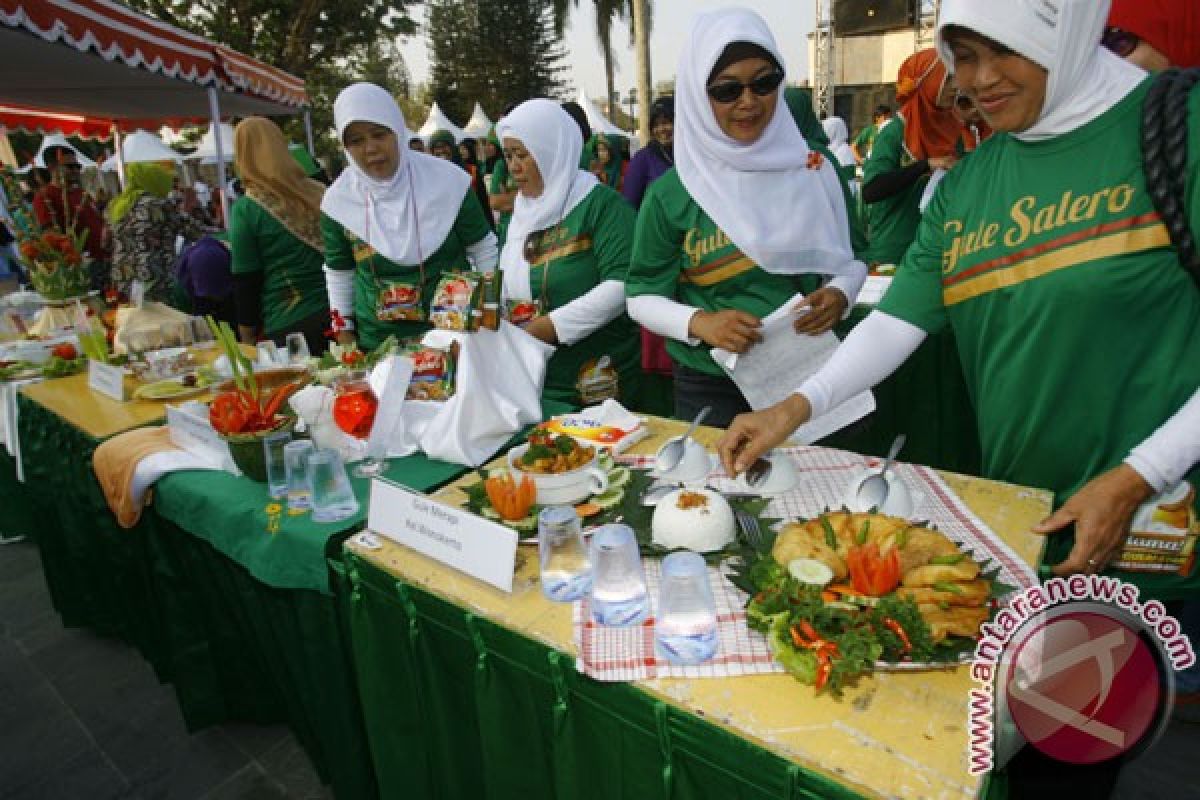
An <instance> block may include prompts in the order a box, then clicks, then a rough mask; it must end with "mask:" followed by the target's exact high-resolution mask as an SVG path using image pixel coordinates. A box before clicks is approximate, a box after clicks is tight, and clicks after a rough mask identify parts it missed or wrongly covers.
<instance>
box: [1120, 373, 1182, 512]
mask: <svg viewBox="0 0 1200 800" xmlns="http://www.w3.org/2000/svg"><path fill="white" fill-rule="evenodd" d="M1125 463H1126V464H1128V465H1129V466H1131V467H1133V468H1134V469H1135V470H1137V473H1138V474H1139V475H1141V476H1142V477H1143V478H1144V479H1145V480H1146V483H1148V484H1150V485H1151V486H1152V487H1154V491H1156V492H1162V491H1165V490H1167V489H1170V488H1171V487H1172V486H1174V485H1175V484H1177V483H1179V481H1181V480H1183V476H1184V475H1186V474H1187V472H1188V471H1189V470H1190V469H1191V468H1192V467H1194V466H1195V465H1196V464H1197V463H1200V389H1197V390H1196V391H1195V392H1193V393H1192V398H1191V399H1190V400H1188V401H1187V402H1186V403H1184V404H1183V408H1181V409H1179V410H1178V411H1176V412H1175V415H1174V416H1173V417H1171V418H1170V419H1169V420H1167V421H1166V422H1164V423H1163V424H1162V426H1161V427H1160V428H1159V429H1158V430H1156V431H1155V432H1154V433H1153V434H1151V435H1150V438H1149V439H1146V440H1145V441H1144V442H1142V443H1141V444H1139V445H1138V446H1137V447H1135V448H1133V452H1131V453H1130V454H1129V457H1128V458H1126V459H1125Z"/></svg>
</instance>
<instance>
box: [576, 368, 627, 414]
mask: <svg viewBox="0 0 1200 800" xmlns="http://www.w3.org/2000/svg"><path fill="white" fill-rule="evenodd" d="M575 388H577V389H578V390H579V401H580V405H584V406H591V405H596V404H597V403H602V402H604V401H605V400H615V399H616V398H617V396H618V394H619V387H618V386H617V368H616V367H615V366H613V364H612V359H610V358H609V357H608V356H601V357H600V358H599V359H595V358H593V359H591V360H589V361H588V362H587V363H585V364H584V365H583V368H582V369H580V370H579V377H578V379H577V380H576V382H575Z"/></svg>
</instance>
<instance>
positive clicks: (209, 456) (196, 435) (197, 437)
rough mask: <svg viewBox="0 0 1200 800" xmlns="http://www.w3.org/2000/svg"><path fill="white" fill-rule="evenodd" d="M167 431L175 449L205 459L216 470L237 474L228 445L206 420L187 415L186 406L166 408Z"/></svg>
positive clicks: (190, 414)
mask: <svg viewBox="0 0 1200 800" xmlns="http://www.w3.org/2000/svg"><path fill="white" fill-rule="evenodd" d="M197 405H199V404H197ZM203 407H204V406H200V408H203ZM167 429H168V431H169V433H170V435H171V443H172V444H174V445H175V446H176V447H180V448H183V449H184V450H186V451H188V452H189V453H191V454H192V455H196V456H199V457H200V458H203V459H205V460H206V461H208V462H209V463H210V464H212V465H213V466H214V467H217V468H218V469H223V470H225V471H226V472H232V473H234V474H235V475H236V474H239V470H238V468H237V467H236V466H235V465H234V463H233V456H232V455H231V454H230V452H229V445H228V444H226V442H225V440H224V439H222V438H221V436H220V434H218V433H217V432H216V431H215V430H214V429H213V427H212V425H210V424H209V422H208V420H207V419H205V418H204V417H201V416H197V415H196V414H192V413H189V412H188V406H187V405H184V406H180V407H176V406H167Z"/></svg>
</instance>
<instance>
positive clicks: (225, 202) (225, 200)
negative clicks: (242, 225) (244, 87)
mask: <svg viewBox="0 0 1200 800" xmlns="http://www.w3.org/2000/svg"><path fill="white" fill-rule="evenodd" d="M208 113H209V116H211V117H212V131H213V143H214V144H216V146H217V189H218V191H219V192H220V197H221V221H222V222H223V223H224V226H223V227H224V228H225V230H229V192H228V187H226V186H225V148H224V146H223V145H222V144H221V105H220V103H219V102H218V100H217V90H216V89H215V88H213V87H212V86H210V87H208Z"/></svg>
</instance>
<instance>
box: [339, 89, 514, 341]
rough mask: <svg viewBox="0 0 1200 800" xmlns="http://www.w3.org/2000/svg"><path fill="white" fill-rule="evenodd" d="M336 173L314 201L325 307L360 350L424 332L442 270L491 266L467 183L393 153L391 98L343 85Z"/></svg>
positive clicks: (398, 127)
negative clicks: (342, 151) (342, 162)
mask: <svg viewBox="0 0 1200 800" xmlns="http://www.w3.org/2000/svg"><path fill="white" fill-rule="evenodd" d="M333 118H334V125H335V127H336V129H337V133H338V138H339V139H340V140H341V142H342V145H343V146H344V147H345V148H346V154H347V155H348V156H349V158H348V159H347V164H346V169H345V170H343V172H342V174H341V175H339V176H338V179H337V180H336V181H334V182H333V185H332V186H330V187H329V188H328V189H327V190H326V191H325V197H324V199H323V200H322V201H321V234H322V238H323V239H324V242H325V284H326V289H327V291H328V294H329V308H330V311H331V312H332V311H337V312H338V313H339V314H340V315H341V318H342V319H344V320H345V321H346V323H347V324H348V326H349V329H348V330H346V331H343V332H342V333H340V334H339V339H340V340H341V341H343V342H346V341H350V340H352V339H354V338H355V336H357V339H358V343H359V345H360V346H361V347H363V348H364V349H368V350H369V349H371V348H374V347H376V346H377V345H378V344H379V343H380V342H381V341H382V340H383V339H384V338H386V337H387V336H388V335H389V334H395V335H397V336H399V337H401V338H405V337H411V336H417V335H419V334H421V333H423V332H424V331H426V330H428V329H429V322H428V319H429V303H430V300H431V299H432V297H433V293H434V290H435V289H436V288H437V283H438V279H439V278H440V277H441V275H442V273H443V272H447V271H450V270H458V269H468V268H474V269H477V270H479V271H481V272H488V271H491V270H493V269H494V268H495V266H496V237H495V235H494V234H493V233H492V231H491V229H490V228H489V227H488V224H487V219H486V218H485V217H484V216H483V209H482V208H480V206H479V201H478V200H476V199H475V194H474V192H472V191H471V178H470V176H469V175H467V173H466V172H464V171H463V170H462V169H460V168H459V167H456V166H455V165H454V164H452V163H449V162H446V161H443V160H442V159H440V158H436V157H434V156H430V155H426V154H424V153H418V152H416V151H414V150H409V149H406V148H401V146H400V143H401V142H404V141H407V140H408V139H409V136H410V134H409V131H408V127H407V126H406V125H405V123H404V114H403V112H401V111H400V107H399V106H398V105H396V101H395V100H394V99H393V98H392V96H391V95H390V94H389V93H388V92H387V91H386V90H385V89H382V88H381V87H379V86H376V85H374V84H371V83H356V84H353V85H351V86H348V87H346V88H345V89H343V90H342V91H341V93H340V94H339V95H338V96H337V100H336V101H334V104H333Z"/></svg>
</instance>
